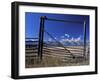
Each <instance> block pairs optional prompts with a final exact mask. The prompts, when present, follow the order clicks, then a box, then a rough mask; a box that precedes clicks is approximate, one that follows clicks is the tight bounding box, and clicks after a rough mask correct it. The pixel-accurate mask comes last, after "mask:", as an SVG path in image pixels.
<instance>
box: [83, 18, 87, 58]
mask: <svg viewBox="0 0 100 81" xmlns="http://www.w3.org/2000/svg"><path fill="white" fill-rule="evenodd" d="M83 56H84V57H86V17H84V53H83Z"/></svg>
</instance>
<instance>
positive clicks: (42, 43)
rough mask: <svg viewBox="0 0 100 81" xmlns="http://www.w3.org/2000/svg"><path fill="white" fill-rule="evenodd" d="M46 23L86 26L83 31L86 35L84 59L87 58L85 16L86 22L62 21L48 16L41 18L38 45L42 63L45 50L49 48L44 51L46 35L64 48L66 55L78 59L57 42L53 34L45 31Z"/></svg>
mask: <svg viewBox="0 0 100 81" xmlns="http://www.w3.org/2000/svg"><path fill="white" fill-rule="evenodd" d="M46 21H54V22H65V23H77V24H83V25H84V30H83V31H84V35H83V37H84V45H83V55H82V57H84V58H85V57H86V19H85V16H84V22H80V21H69V20H60V19H53V18H48V17H46V16H41V17H40V30H39V43H38V44H39V45H38V57H39V60H40V61H42V58H43V50H48V48H47V49H46V48H45V49H44V47H43V45H44V46H45V47H46V44H45V43H44V41H43V40H44V33H46V34H47V35H48V36H49V37H50V38H51V39H53V40H54V41H55V42H56V43H57V44H58V45H59V46H60V47H62V48H63V51H65V53H69V55H70V57H72V58H73V59H74V58H76V57H77V56H76V55H75V54H74V53H72V52H71V51H70V50H69V49H67V48H66V47H65V46H64V45H63V44H62V43H61V42H60V41H58V40H56V38H55V37H53V36H52V34H51V33H49V32H48V31H47V30H45V22H46ZM47 46H48V45H47ZM49 50H50V49H49ZM58 51H59V49H58Z"/></svg>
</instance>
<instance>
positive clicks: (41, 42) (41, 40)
mask: <svg viewBox="0 0 100 81" xmlns="http://www.w3.org/2000/svg"><path fill="white" fill-rule="evenodd" d="M45 19H46V16H41V17H40V30H39V47H38V57H39V60H40V61H41V60H42V56H43V36H44V22H45Z"/></svg>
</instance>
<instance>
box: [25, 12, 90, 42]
mask: <svg viewBox="0 0 100 81" xmlns="http://www.w3.org/2000/svg"><path fill="white" fill-rule="evenodd" d="M41 16H46V17H47V18H53V19H60V20H70V21H81V22H83V23H81V24H79V23H69V22H58V21H49V20H45V30H46V31H48V32H49V33H50V34H51V35H53V37H54V38H55V39H57V40H59V41H60V40H61V39H70V40H72V39H76V40H77V39H79V40H83V29H84V28H83V27H84V15H71V14H48V13H33V12H26V13H25V37H26V38H38V36H39V35H38V34H39V27H40V17H41ZM85 17H86V34H87V36H86V37H87V38H86V40H87V41H89V16H85ZM44 40H51V39H50V37H49V36H47V35H46V33H44Z"/></svg>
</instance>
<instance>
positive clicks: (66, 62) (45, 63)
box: [25, 47, 89, 68]
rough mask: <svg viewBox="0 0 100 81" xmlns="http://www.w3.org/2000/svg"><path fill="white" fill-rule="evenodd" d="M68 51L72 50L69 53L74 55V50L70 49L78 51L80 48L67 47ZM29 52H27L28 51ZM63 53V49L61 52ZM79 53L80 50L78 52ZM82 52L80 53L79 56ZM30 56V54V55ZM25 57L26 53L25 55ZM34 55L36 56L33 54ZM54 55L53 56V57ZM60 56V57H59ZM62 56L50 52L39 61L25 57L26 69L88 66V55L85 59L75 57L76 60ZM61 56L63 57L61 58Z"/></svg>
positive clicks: (35, 58)
mask: <svg viewBox="0 0 100 81" xmlns="http://www.w3.org/2000/svg"><path fill="white" fill-rule="evenodd" d="M67 48H68V49H70V50H72V51H71V52H73V53H76V51H75V50H73V49H72V48H74V49H76V48H78V50H79V49H80V48H81V47H71V48H70V47H67ZM28 51H29V50H28ZM61 51H63V49H62V50H61ZM79 51H80V50H79ZM81 53H82V51H80V54H81ZM31 54H32V53H31ZM26 55H27V53H26ZM35 55H36V54H35ZM54 55H55V56H54ZM59 55H61V56H59ZM63 55H65V54H64V53H63V54H57V53H55V52H54V53H52V51H51V50H49V51H48V52H46V53H45V54H43V59H42V60H41V61H40V60H39V58H38V57H36V56H35V57H26V60H25V62H26V64H25V67H26V68H35V67H57V66H81V65H89V54H88V57H87V58H83V57H82V56H81V57H76V58H69V57H65V56H63ZM62 56H63V57H62Z"/></svg>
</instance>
